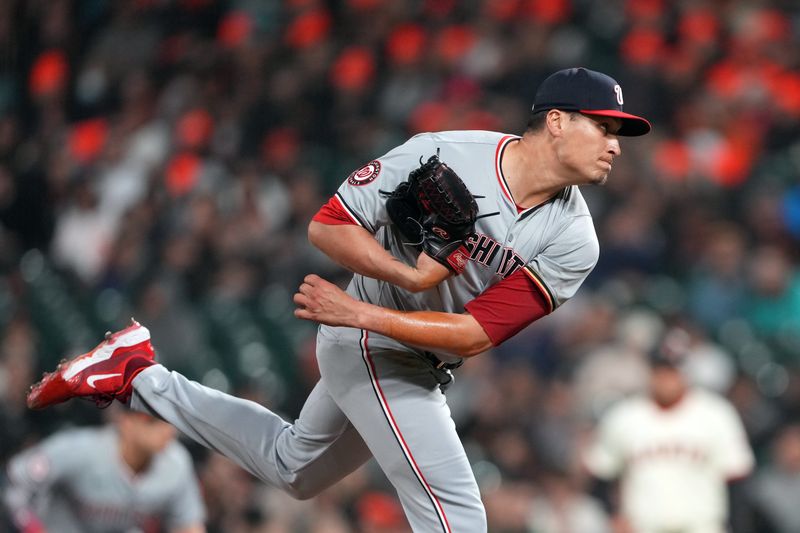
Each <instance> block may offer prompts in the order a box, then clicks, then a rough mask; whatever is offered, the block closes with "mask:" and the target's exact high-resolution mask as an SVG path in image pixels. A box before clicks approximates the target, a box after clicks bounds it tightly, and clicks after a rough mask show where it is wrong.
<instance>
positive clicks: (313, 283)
mask: <svg viewBox="0 0 800 533" xmlns="http://www.w3.org/2000/svg"><path fill="white" fill-rule="evenodd" d="M294 303H295V304H296V305H297V309H295V310H294V316H296V317H297V318H302V319H304V320H313V321H314V322H319V323H321V324H326V325H328V326H350V327H358V324H357V322H356V320H357V318H358V310H359V308H360V306H362V305H364V304H363V302H359V301H358V300H355V299H354V298H352V297H351V296H350V295H349V294H347V293H346V292H344V291H343V290H342V289H340V288H339V287H337V286H336V285H334V284H333V283H331V282H329V281H326V280H324V279H322V278H321V277H319V276H317V275H316V274H309V275H308V276H306V277H305V279H304V280H303V284H302V285H300V288H299V289H298V292H297V293H296V294H295V295H294Z"/></svg>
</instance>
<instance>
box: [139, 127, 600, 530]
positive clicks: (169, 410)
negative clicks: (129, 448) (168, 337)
mask: <svg viewBox="0 0 800 533" xmlns="http://www.w3.org/2000/svg"><path fill="white" fill-rule="evenodd" d="M517 139H518V137H514V136H509V135H503V134H500V133H491V132H480V131H479V132H446V133H436V134H424V135H417V136H416V137H413V138H412V139H410V140H409V141H408V142H406V143H405V144H403V145H402V146H400V147H398V148H396V149H395V150H392V151H391V152H389V153H388V154H386V155H384V156H383V157H381V158H379V159H376V160H374V161H371V162H370V163H368V164H367V165H365V166H363V167H362V168H360V169H359V170H357V171H355V172H353V173H352V174H351V175H350V176H349V177H348V178H347V180H346V182H345V183H344V184H343V185H342V186H341V188H340V189H339V191H338V192H337V193H336V196H335V197H334V198H332V199H331V201H330V202H329V203H328V205H327V206H325V207H324V208H323V209H321V210H320V212H319V213H318V214H317V216H316V217H315V220H318V221H320V222H323V223H327V224H358V225H361V226H363V227H364V228H366V229H367V230H369V231H370V232H373V233H374V234H375V236H376V238H377V239H378V240H379V241H380V242H381V243H383V245H384V246H385V247H386V248H387V249H388V250H390V252H391V253H392V254H394V255H395V256H396V257H398V258H401V259H402V260H404V261H406V262H407V263H408V264H414V263H415V261H416V258H417V255H418V251H417V250H416V248H415V247H413V246H409V245H406V244H404V243H403V238H402V237H401V236H400V234H399V233H398V232H397V231H396V230H395V229H394V228H393V227H392V226H391V225H390V224H389V218H388V216H387V213H386V209H385V198H384V197H382V195H381V192H380V191H391V190H393V189H394V188H395V187H396V186H397V185H398V184H399V183H400V182H402V181H404V180H406V179H407V178H408V174H409V172H410V171H412V170H413V169H415V168H417V167H418V166H419V165H420V160H423V161H425V160H427V159H428V158H429V157H430V156H431V155H434V154H436V153H437V151H438V152H439V156H440V158H441V160H442V161H443V162H445V163H446V164H447V165H449V166H450V167H451V168H453V170H455V171H456V172H457V173H458V174H459V175H460V176H461V178H462V179H463V180H464V182H465V183H466V185H467V187H468V188H469V189H470V191H471V192H472V193H473V194H474V195H476V196H480V197H481V198H478V205H479V208H480V214H481V215H491V216H484V218H481V219H480V220H479V221H478V223H477V225H476V235H475V236H474V237H473V238H471V239H470V241H469V242H468V243H467V247H468V249H469V251H470V260H469V264H468V265H467V266H466V269H465V271H464V273H463V274H461V275H460V276H457V277H452V278H450V279H448V280H446V281H445V282H443V283H441V284H440V285H439V286H437V287H435V288H433V289H431V290H428V291H425V292H422V293H417V294H413V293H410V292H407V291H405V290H403V289H400V288H397V287H394V286H392V285H391V284H388V283H384V282H381V281H376V280H374V279H370V278H367V277H365V276H361V275H355V276H354V277H353V281H352V283H351V284H350V286H349V288H348V291H349V293H350V294H351V295H352V296H354V297H355V298H358V299H360V300H363V301H367V302H370V303H373V304H377V305H381V306H385V307H389V308H392V309H399V310H410V311H413V310H434V311H445V312H451V313H462V312H464V311H465V310H468V311H469V312H470V313H472V314H473V316H475V317H476V319H477V320H478V321H479V323H480V324H481V326H483V328H484V329H485V330H486V332H487V334H488V335H489V337H490V339H491V340H492V342H493V343H495V344H499V343H500V342H502V341H503V340H504V339H506V338H508V337H510V336H512V335H513V334H514V333H515V332H516V331H519V329H521V328H522V327H524V326H525V325H527V323H529V322H530V321H531V320H533V319H534V318H535V317H536V316H541V315H542V314H545V313H547V312H550V311H552V310H553V309H554V308H555V307H557V306H559V305H561V304H562V303H564V302H565V301H566V300H567V299H569V298H570V297H571V296H572V295H573V294H574V293H575V291H576V290H577V288H578V286H579V285H580V284H581V282H582V281H583V280H584V278H585V277H586V276H587V275H588V273H589V272H590V271H591V269H592V267H593V266H594V264H595V262H596V260H597V255H598V246H597V238H596V235H595V232H594V227H593V224H592V220H591V217H590V216H589V212H588V209H587V207H586V204H585V203H584V200H583V198H582V196H581V194H580V192H579V191H578V189H577V188H576V187H567V188H565V189H564V190H563V191H561V192H560V193H559V194H557V195H556V196H555V197H554V198H552V199H551V200H550V201H548V202H545V203H544V204H542V205H540V206H536V207H532V208H530V209H518V207H517V205H516V204H515V202H514V200H513V197H512V195H511V192H510V190H509V187H508V184H507V182H506V179H505V176H503V173H502V165H501V164H500V162H501V160H502V156H503V153H504V150H505V149H506V147H507V146H508V145H509V143H512V142H516V141H517ZM498 288H499V289H498ZM527 300H530V301H534V300H536V301H537V303H536V305H535V306H531V305H530V304H529V303H528V302H527ZM486 302H488V303H486ZM515 306H516V307H515ZM526 306H527V307H531V308H533V307H536V306H539V307H536V309H537V312H538V311H541V312H538V315H537V314H536V313H531V314H526V313H523V312H519V310H520V309H523V308H525V307H526ZM525 317H529V318H525ZM154 342H155V344H156V345H157V344H158V339H154ZM424 355H425V354H424V352H422V350H418V349H415V348H411V347H408V346H405V345H403V344H400V343H398V342H396V341H394V340H392V339H389V338H387V337H383V336H380V335H376V334H374V333H372V332H369V331H362V330H358V329H354V328H347V327H338V328H333V327H327V326H321V327H320V331H319V334H318V335H317V360H318V362H319V369H320V375H321V379H320V381H319V383H318V384H317V385H316V387H315V388H314V390H313V391H312V393H311V395H310V396H309V398H308V399H307V400H306V403H305V405H304V406H303V410H302V411H301V413H300V416H299V418H298V419H297V420H296V421H295V422H294V423H293V424H291V423H289V422H287V421H284V420H282V419H281V418H280V417H278V416H277V415H276V414H275V413H272V412H271V411H269V410H267V409H265V408H264V407H262V406H260V405H257V404H255V403H253V402H249V401H246V400H242V399H240V398H235V397H232V396H229V395H227V394H223V393H221V392H219V391H215V390H212V389H209V388H208V387H204V386H202V385H200V384H198V383H194V382H191V381H189V380H187V379H186V378H185V377H183V376H181V375H180V374H178V373H176V372H169V371H167V370H166V369H165V368H164V367H163V366H161V365H154V366H153V367H150V368H147V369H145V370H144V371H143V372H141V373H140V374H139V375H138V376H137V377H136V378H135V379H134V381H133V385H134V389H135V391H134V394H133V397H132V400H131V406H132V407H133V408H134V409H137V410H141V411H144V412H148V413H151V414H156V415H158V416H160V417H162V418H163V419H165V420H167V421H169V422H170V423H172V424H174V425H175V426H176V427H178V428H179V429H180V430H181V431H183V432H184V433H186V434H187V435H189V436H190V437H191V438H193V439H195V440H196V441H197V442H200V443H202V444H204V445H206V446H208V447H209V448H212V449H214V450H217V451H219V452H221V453H223V454H225V455H226V456H228V457H230V458H231V459H233V460H234V461H236V462H237V463H238V464H239V465H241V466H242V467H244V468H246V469H247V470H248V471H250V472H251V473H253V474H254V475H256V476H258V477H259V478H261V479H263V480H264V481H266V482H268V483H270V484H273V485H275V486H277V487H280V488H282V489H284V490H286V491H287V492H289V493H290V494H292V495H294V496H296V497H298V498H308V497H311V496H314V495H315V494H318V493H319V492H320V491H322V490H323V489H325V488H326V487H328V486H330V485H331V484H333V483H335V482H336V481H337V480H339V479H341V478H343V477H344V476H345V475H347V474H348V473H350V472H352V471H353V470H354V469H355V468H357V467H358V466H359V465H361V464H363V463H364V462H365V461H367V460H368V459H369V458H370V457H374V458H375V459H376V460H377V462H378V464H379V465H380V466H381V468H382V470H383V471H384V472H385V473H386V476H387V477H388V478H389V480H390V481H391V482H392V484H393V486H394V487H395V489H396V490H397V494H398V497H399V498H400V501H401V503H402V505H403V509H404V511H405V513H406V517H407V518H408V521H409V524H410V525H411V527H412V528H413V530H414V531H418V532H424V533H430V532H433V531H439V532H443V533H451V532H462V531H468V532H470V533H481V532H484V531H486V527H487V526H486V514H485V511H484V509H483V505H482V504H481V499H480V491H479V489H478V485H477V483H476V481H475V477H474V475H473V473H472V470H471V467H470V464H469V461H468V459H467V456H466V453H465V452H464V448H463V446H462V445H461V442H460V440H459V437H458V433H457V431H456V428H455V424H454V423H453V420H452V418H451V417H450V410H449V408H448V406H447V402H446V401H445V397H444V395H443V394H442V391H441V390H440V384H442V383H446V382H447V381H448V379H449V373H448V371H447V370H446V369H443V368H439V367H438V366H435V365H434V364H432V361H430V359H428V358H426V357H425V356H424ZM436 355H437V356H438V357H439V358H440V359H442V360H449V361H451V362H452V361H453V360H454V359H458V358H456V357H454V356H452V355H448V354H436Z"/></svg>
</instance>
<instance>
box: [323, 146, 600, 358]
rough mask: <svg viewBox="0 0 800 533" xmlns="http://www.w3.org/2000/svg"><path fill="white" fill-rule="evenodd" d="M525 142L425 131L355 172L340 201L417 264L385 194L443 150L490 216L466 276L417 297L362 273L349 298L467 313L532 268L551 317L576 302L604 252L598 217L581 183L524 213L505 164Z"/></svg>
mask: <svg viewBox="0 0 800 533" xmlns="http://www.w3.org/2000/svg"><path fill="white" fill-rule="evenodd" d="M518 139H519V138H518V137H516V136H513V135H503V134H501V133H496V132H489V131H451V132H441V133H425V134H420V135H417V136H415V137H413V138H411V139H410V140H409V141H408V142H406V143H405V144H403V145H401V146H399V147H397V148H395V149H394V150H392V151H390V152H389V153H387V154H386V155H384V156H383V157H381V158H379V159H377V160H374V161H371V162H370V163H368V164H367V165H365V166H364V167H362V168H361V169H359V170H357V171H356V172H354V173H353V174H351V175H350V177H349V178H348V179H347V180H345V182H344V183H343V184H342V186H341V187H340V188H339V190H338V191H337V193H336V197H335V199H336V200H337V201H338V203H339V205H340V206H341V208H342V209H343V210H344V211H345V212H346V213H347V214H348V216H350V217H351V218H352V220H353V221H354V222H355V223H357V224H359V225H360V226H363V227H364V228H366V229H367V230H369V231H370V232H372V233H375V234H376V237H377V238H378V239H379V240H380V242H381V243H383V245H384V246H385V247H386V248H387V249H388V250H390V251H391V253H392V255H394V256H395V257H398V258H402V259H403V260H404V261H405V262H406V263H408V264H412V265H413V264H415V263H416V258H417V255H418V254H419V251H418V250H417V248H416V247H415V246H410V245H409V244H407V243H405V242H404V238H403V236H402V235H401V234H400V233H399V231H398V230H397V229H396V228H395V226H393V225H391V221H390V220H389V216H388V214H387V212H386V199H385V197H383V195H381V194H380V191H392V190H394V188H395V187H397V185H398V184H399V183H400V182H402V181H405V180H406V179H407V178H408V174H409V172H411V171H412V170H414V169H415V168H417V167H419V165H420V161H421V160H422V161H425V160H427V159H428V157H429V156H431V155H434V154H436V153H438V154H439V157H440V159H441V160H442V161H443V162H444V163H446V164H447V165H448V166H450V168H452V169H453V170H454V171H455V172H456V173H458V175H459V176H460V177H461V179H462V180H463V181H464V183H465V184H466V186H467V188H469V190H470V192H472V194H473V195H475V196H476V197H477V198H478V199H477V202H478V207H479V210H480V211H479V215H480V216H481V218H479V220H478V221H477V223H476V226H475V232H476V235H475V236H474V237H471V238H470V239H468V241H467V243H466V244H467V249H468V250H469V252H470V261H469V263H468V265H467V267H466V269H465V270H464V272H463V273H462V274H461V275H460V276H452V277H450V278H449V279H447V280H445V281H444V282H443V283H441V284H440V285H439V286H438V287H437V288H436V289H435V290H429V291H424V292H421V293H412V292H409V291H406V290H404V289H402V288H400V287H396V286H394V285H391V284H389V283H386V282H383V281H378V280H374V279H371V278H367V277H365V276H362V275H360V274H356V275H355V276H353V281H352V283H351V284H350V286H349V287H348V292H349V293H350V294H351V295H352V296H355V297H356V298H358V299H360V300H363V301H366V302H370V303H373V304H376V305H380V306H383V307H388V308H391V309H399V310H407V311H409V310H432V311H445V312H449V313H462V312H464V310H465V308H466V306H467V303H468V302H470V301H471V300H473V299H474V298H476V297H477V296H478V295H479V294H481V293H482V292H484V291H485V290H486V289H487V288H489V287H491V286H493V285H495V284H496V283H498V282H500V281H501V280H503V279H506V278H508V277H509V276H511V275H512V274H514V273H515V272H517V271H518V270H520V269H523V271H524V272H525V273H526V274H527V275H528V276H529V278H530V279H531V280H532V281H533V282H534V284H535V285H536V286H537V287H538V288H539V290H540V291H541V293H542V296H543V297H544V298H545V299H546V301H547V304H548V307H549V309H548V311H552V310H553V309H555V308H556V307H558V306H559V305H561V304H562V303H564V302H565V301H566V300H568V299H569V298H570V297H572V296H573V295H574V294H575V292H576V291H577V290H578V287H579V286H580V285H581V283H582V282H583V280H584V279H585V278H586V276H587V275H588V274H589V272H591V270H592V268H593V267H594V265H595V263H596V262H597V257H598V254H599V246H598V243H597V236H596V234H595V231H594V225H593V223H592V218H591V215H590V213H589V210H588V208H587V206H586V202H585V201H584V199H583V196H582V195H581V193H580V190H579V189H578V187H576V186H571V187H566V188H565V189H564V190H563V191H561V192H560V193H559V194H558V195H556V196H555V197H554V198H552V199H551V200H550V201H548V202H545V203H544V204H542V205H538V206H534V207H531V208H528V209H520V208H518V207H517V205H516V203H515V202H514V199H513V198H512V196H511V192H510V190H509V187H508V184H507V182H506V178H505V176H504V175H503V172H502V168H501V165H500V161H501V160H502V156H503V152H504V150H505V149H506V147H507V146H508V145H509V143H512V142H516V141H517V140H518ZM479 321H480V319H479ZM482 325H484V327H486V324H482ZM371 338H372V344H373V346H376V347H377V346H381V347H386V348H398V349H402V348H403V347H402V345H400V344H399V343H397V342H396V341H394V340H392V339H388V338H386V337H382V336H379V335H371ZM493 340H494V339H493ZM437 355H440V358H441V359H450V360H452V357H448V356H447V355H445V354H437Z"/></svg>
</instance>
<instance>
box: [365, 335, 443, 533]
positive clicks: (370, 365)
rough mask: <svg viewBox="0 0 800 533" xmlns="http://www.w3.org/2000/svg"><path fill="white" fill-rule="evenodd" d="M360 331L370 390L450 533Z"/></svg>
mask: <svg viewBox="0 0 800 533" xmlns="http://www.w3.org/2000/svg"><path fill="white" fill-rule="evenodd" d="M361 331H362V336H361V341H362V345H363V350H362V352H361V353H362V355H363V357H364V361H365V362H366V363H367V370H368V371H369V375H370V379H371V381H372V388H373V389H374V390H375V393H376V394H377V396H378V401H379V402H380V404H381V409H383V414H384V415H385V416H386V420H387V421H388V422H389V427H390V429H391V430H392V433H394V436H395V438H396V439H397V443H398V444H399V445H400V449H401V451H402V452H403V455H405V457H406V460H407V461H408V464H409V465H410V466H411V470H413V471H414V474H415V475H416V477H417V480H418V481H419V482H420V484H421V485H422V488H423V489H425V492H426V493H427V494H428V498H430V500H431V502H432V503H433V506H434V508H435V510H436V514H437V516H438V518H439V522H440V523H441V525H442V528H443V529H444V531H445V533H452V529H450V522H448V520H447V515H445V513H444V508H443V507H442V504H441V502H440V501H439V498H437V497H436V494H434V493H433V489H432V488H431V486H430V485H429V484H428V482H427V481H426V480H425V476H424V475H423V474H422V470H421V469H420V468H419V466H418V465H417V461H416V460H415V459H414V456H413V455H411V450H410V449H409V447H408V444H406V440H405V438H403V434H402V433H401V432H400V428H399V427H398V425H397V422H396V421H395V419H394V414H392V410H391V408H390V407H389V402H388V401H387V400H386V395H385V394H384V393H383V389H382V388H381V384H380V382H379V381H378V372H377V371H376V370H375V363H374V362H373V361H372V356H371V355H370V353H369V346H368V344H367V341H368V339H369V332H368V331H367V330H361Z"/></svg>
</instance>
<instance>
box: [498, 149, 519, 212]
mask: <svg viewBox="0 0 800 533" xmlns="http://www.w3.org/2000/svg"><path fill="white" fill-rule="evenodd" d="M518 138H519V137H517V136H516V135H506V136H505V137H503V138H502V139H500V142H498V143H497V149H496V150H495V151H494V171H495V174H496V175H497V182H498V183H500V189H502V191H503V194H505V196H506V198H508V201H509V202H511V203H512V204H514V205H515V206H516V205H517V204H516V202H514V198H512V197H511V189H509V188H508V183H506V178H505V177H504V176H503V169H502V168H500V156H501V154H502V153H503V150H504V149H505V147H506V145H507V144H508V143H509V142H511V141H512V140H514V139H518Z"/></svg>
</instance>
